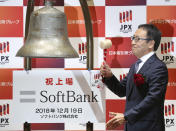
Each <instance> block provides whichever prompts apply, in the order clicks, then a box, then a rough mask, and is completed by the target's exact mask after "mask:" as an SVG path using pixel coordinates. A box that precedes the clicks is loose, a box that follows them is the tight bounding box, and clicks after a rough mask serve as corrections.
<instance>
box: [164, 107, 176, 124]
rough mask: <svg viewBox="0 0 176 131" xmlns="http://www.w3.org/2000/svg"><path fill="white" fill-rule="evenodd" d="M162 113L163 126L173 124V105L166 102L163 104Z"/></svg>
mask: <svg viewBox="0 0 176 131" xmlns="http://www.w3.org/2000/svg"><path fill="white" fill-rule="evenodd" d="M164 114H165V126H166V127H171V126H174V125H175V122H174V120H175V119H174V118H173V117H174V116H175V105H174V104H168V105H165V106H164Z"/></svg>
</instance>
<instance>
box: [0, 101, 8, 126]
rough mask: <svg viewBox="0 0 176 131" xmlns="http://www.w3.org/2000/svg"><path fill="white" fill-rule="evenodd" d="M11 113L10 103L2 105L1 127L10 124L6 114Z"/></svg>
mask: <svg viewBox="0 0 176 131" xmlns="http://www.w3.org/2000/svg"><path fill="white" fill-rule="evenodd" d="M8 114H9V104H3V105H0V127H5V126H7V125H9V118H7V117H6V115H8Z"/></svg>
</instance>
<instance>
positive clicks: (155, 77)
mask: <svg viewBox="0 0 176 131" xmlns="http://www.w3.org/2000/svg"><path fill="white" fill-rule="evenodd" d="M138 74H142V75H143V76H144V77H145V84H143V85H141V86H139V87H137V86H136V85H135V83H134V64H133V65H132V66H131V68H130V70H129V73H128V75H127V76H126V77H125V78H124V79H123V80H122V81H120V82H119V81H118V80H117V78H116V77H115V76H112V77H111V78H105V79H104V82H105V84H106V85H107V86H108V88H109V89H110V90H111V91H112V92H114V93H115V94H117V95H118V96H120V97H123V96H126V107H125V113H124V116H125V119H126V120H127V123H126V124H125V130H126V131H165V125H164V99H165V93H166V87H167V83H168V70H167V67H166V65H165V64H164V63H163V62H162V61H160V60H159V59H158V57H157V56H156V54H154V55H152V56H151V57H150V58H149V59H148V60H147V61H146V62H145V63H144V65H143V66H142V68H141V69H140V70H139V72H138ZM118 106H119V107H118ZM117 108H120V105H117Z"/></svg>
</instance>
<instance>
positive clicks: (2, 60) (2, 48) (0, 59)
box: [0, 41, 9, 64]
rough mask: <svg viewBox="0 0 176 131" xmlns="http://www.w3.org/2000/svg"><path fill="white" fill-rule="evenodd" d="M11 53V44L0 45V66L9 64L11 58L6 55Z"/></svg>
mask: <svg viewBox="0 0 176 131" xmlns="http://www.w3.org/2000/svg"><path fill="white" fill-rule="evenodd" d="M8 52H9V42H8V41H7V42H3V43H0V55H1V56H0V64H6V63H9V56H7V55H4V54H6V53H8Z"/></svg>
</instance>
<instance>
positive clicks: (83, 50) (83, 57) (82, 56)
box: [78, 43, 87, 64]
mask: <svg viewBox="0 0 176 131" xmlns="http://www.w3.org/2000/svg"><path fill="white" fill-rule="evenodd" d="M78 50H79V56H80V59H79V62H80V63H83V64H86V60H87V56H86V53H87V44H86V43H79V47H78Z"/></svg>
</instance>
